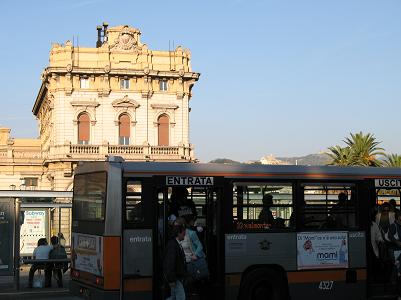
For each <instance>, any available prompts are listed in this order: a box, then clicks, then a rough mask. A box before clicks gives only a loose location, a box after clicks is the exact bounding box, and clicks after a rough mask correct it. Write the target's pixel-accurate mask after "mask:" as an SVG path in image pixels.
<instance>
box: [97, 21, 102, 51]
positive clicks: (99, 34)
mask: <svg viewBox="0 0 401 300" xmlns="http://www.w3.org/2000/svg"><path fill="white" fill-rule="evenodd" d="M96 30H97V42H96V48H100V47H102V26H97V27H96Z"/></svg>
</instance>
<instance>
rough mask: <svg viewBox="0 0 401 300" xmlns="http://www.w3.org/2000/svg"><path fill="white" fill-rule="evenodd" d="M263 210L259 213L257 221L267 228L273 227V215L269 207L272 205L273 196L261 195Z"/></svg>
mask: <svg viewBox="0 0 401 300" xmlns="http://www.w3.org/2000/svg"><path fill="white" fill-rule="evenodd" d="M262 201H263V208H262V210H261V211H260V213H259V217H258V220H259V221H260V222H262V223H266V224H268V225H269V228H271V227H273V226H274V218H273V213H272V212H271V211H270V207H271V206H272V205H273V196H272V195H270V194H266V195H263V200H262Z"/></svg>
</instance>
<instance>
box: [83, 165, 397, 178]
mask: <svg viewBox="0 0 401 300" xmlns="http://www.w3.org/2000/svg"><path fill="white" fill-rule="evenodd" d="M109 164H114V165H115V164H118V165H120V164H121V168H122V169H123V170H124V173H125V174H124V176H127V175H129V174H135V175H137V176H154V175H181V176H224V177H233V178H234V177H235V178H238V177H246V178H250V177H271V178H275V177H278V178H284V177H285V178H315V179H324V178H330V179H345V178H349V179H351V178H352V179H359V178H360V179H363V178H398V177H400V178H401V168H381V167H338V166H295V165H256V164H255V165H252V164H213V163H207V164H204V163H179V162H176V163H171V162H122V163H107V162H91V163H84V164H82V165H80V166H79V167H78V168H77V170H76V172H75V174H80V173H87V172H91V171H101V170H106V169H107V167H108V165H109Z"/></svg>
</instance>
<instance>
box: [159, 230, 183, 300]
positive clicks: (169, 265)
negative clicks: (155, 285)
mask: <svg viewBox="0 0 401 300" xmlns="http://www.w3.org/2000/svg"><path fill="white" fill-rule="evenodd" d="M184 238H185V226H184V225H182V224H178V225H174V227H173V228H172V239H170V240H169V241H168V243H167V246H166V250H165V255H164V262H163V265H164V275H165V278H166V280H167V282H168V285H169V286H170V291H171V293H170V297H169V298H167V300H185V290H184V283H183V281H184V278H185V275H186V267H185V254H184V251H183V250H182V247H181V244H180V242H181V241H183V240H184Z"/></svg>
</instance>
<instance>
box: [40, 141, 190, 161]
mask: <svg viewBox="0 0 401 300" xmlns="http://www.w3.org/2000/svg"><path fill="white" fill-rule="evenodd" d="M107 155H119V156H122V157H123V158H124V159H126V160H139V161H144V160H157V161H192V160H194V155H193V148H192V145H185V146H184V145H180V146H151V145H146V144H145V145H109V144H105V145H72V144H66V145H57V146H52V147H50V149H49V152H48V153H47V154H46V158H45V160H60V159H63V160H65V159H70V160H72V161H74V160H104V159H105V156H107Z"/></svg>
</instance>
